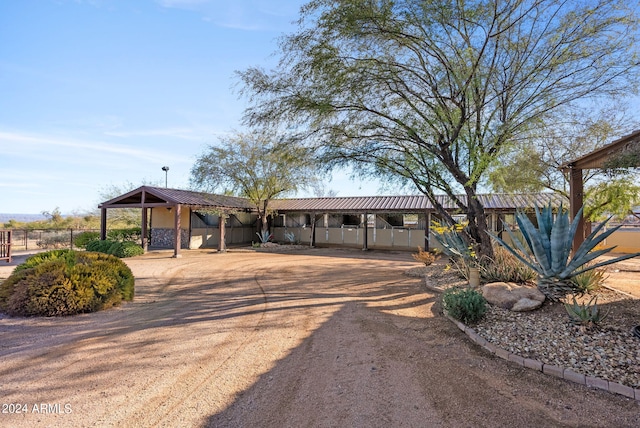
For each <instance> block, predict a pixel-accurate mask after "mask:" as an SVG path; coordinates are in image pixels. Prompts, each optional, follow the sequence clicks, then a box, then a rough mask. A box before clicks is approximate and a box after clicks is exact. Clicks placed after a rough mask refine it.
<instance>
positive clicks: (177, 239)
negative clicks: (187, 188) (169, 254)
mask: <svg viewBox="0 0 640 428" xmlns="http://www.w3.org/2000/svg"><path fill="white" fill-rule="evenodd" d="M181 207H182V206H181V205H180V204H176V205H175V218H174V220H175V229H174V231H173V232H174V242H173V257H174V258H176V259H177V258H180V257H182V255H181V254H180V247H181V246H182V245H181V241H182V234H181V233H180V213H181Z"/></svg>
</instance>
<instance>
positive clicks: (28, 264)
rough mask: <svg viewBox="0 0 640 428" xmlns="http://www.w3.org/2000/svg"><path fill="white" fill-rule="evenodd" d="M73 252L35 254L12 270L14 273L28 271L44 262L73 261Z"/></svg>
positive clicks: (56, 251)
mask: <svg viewBox="0 0 640 428" xmlns="http://www.w3.org/2000/svg"><path fill="white" fill-rule="evenodd" d="M74 253H75V251H71V250H69V249H65V250H51V251H47V252H44V253H37V254H34V255H32V256H29V257H28V258H27V259H26V260H25V261H24V263H22V264H20V265H18V266H16V268H15V269H14V271H13V272H14V273H15V272H19V271H21V270H24V269H30V268H33V267H35V266H38V265H41V264H42V263H45V262H50V261H54V260H59V259H62V260H70V259H73V257H74Z"/></svg>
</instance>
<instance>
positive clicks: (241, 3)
mask: <svg viewBox="0 0 640 428" xmlns="http://www.w3.org/2000/svg"><path fill="white" fill-rule="evenodd" d="M156 2H157V3H158V4H159V5H160V6H162V7H164V8H168V9H169V8H170V9H182V10H189V11H193V12H197V13H199V14H200V15H201V16H202V19H203V20H205V21H208V22H212V23H214V24H215V25H218V26H220V27H224V28H230V29H237V30H245V31H281V30H283V26H287V25H289V24H290V23H291V22H292V21H294V20H295V19H296V16H297V13H298V11H299V8H300V4H301V3H302V2H301V1H299V0H280V1H279V2H277V3H276V2H274V1H272V0H268V1H265V0H234V1H228V0H156ZM274 3H276V4H274Z"/></svg>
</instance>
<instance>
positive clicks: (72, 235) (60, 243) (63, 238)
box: [11, 229, 100, 251]
mask: <svg viewBox="0 0 640 428" xmlns="http://www.w3.org/2000/svg"><path fill="white" fill-rule="evenodd" d="M83 232H98V233H99V232H100V229H82V230H79V229H13V231H12V235H11V250H12V251H20V250H53V249H59V248H76V246H75V240H76V238H77V237H78V236H79V235H80V234H81V233H83Z"/></svg>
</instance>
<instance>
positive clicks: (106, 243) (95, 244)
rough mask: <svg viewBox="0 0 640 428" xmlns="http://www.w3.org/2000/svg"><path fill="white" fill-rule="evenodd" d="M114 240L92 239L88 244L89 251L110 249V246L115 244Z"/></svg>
mask: <svg viewBox="0 0 640 428" xmlns="http://www.w3.org/2000/svg"><path fill="white" fill-rule="evenodd" d="M113 243H114V241H110V240H103V241H92V242H89V243H88V244H87V251H95V252H97V253H105V254H107V252H108V251H109V248H111V246H112V245H113Z"/></svg>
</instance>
